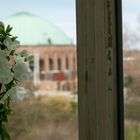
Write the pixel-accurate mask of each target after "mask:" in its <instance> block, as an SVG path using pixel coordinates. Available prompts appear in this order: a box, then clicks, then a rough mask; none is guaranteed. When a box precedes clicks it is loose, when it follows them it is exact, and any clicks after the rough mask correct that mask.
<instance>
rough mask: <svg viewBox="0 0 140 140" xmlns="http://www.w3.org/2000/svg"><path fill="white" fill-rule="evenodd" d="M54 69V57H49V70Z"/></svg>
mask: <svg viewBox="0 0 140 140" xmlns="http://www.w3.org/2000/svg"><path fill="white" fill-rule="evenodd" d="M53 69H54V63H53V59H52V58H49V70H53Z"/></svg>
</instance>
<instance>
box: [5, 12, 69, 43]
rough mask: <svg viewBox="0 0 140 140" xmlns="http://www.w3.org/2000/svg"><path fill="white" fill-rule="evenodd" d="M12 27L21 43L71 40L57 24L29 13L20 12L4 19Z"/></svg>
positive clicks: (65, 41)
mask: <svg viewBox="0 0 140 140" xmlns="http://www.w3.org/2000/svg"><path fill="white" fill-rule="evenodd" d="M4 23H5V24H6V25H8V24H10V25H11V26H12V27H13V31H12V34H13V35H15V36H18V39H19V40H20V42H21V45H50V44H52V45H70V44H72V40H71V39H70V38H69V37H68V36H66V34H65V33H64V32H63V31H62V30H61V29H59V28H58V27H57V26H55V25H53V24H52V23H50V22H48V21H47V20H45V19H43V18H41V17H38V16H34V15H32V14H30V13H26V12H21V13H17V14H15V15H13V16H10V17H7V18H6V19H5V20H4Z"/></svg>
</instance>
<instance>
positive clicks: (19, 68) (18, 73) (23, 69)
mask: <svg viewBox="0 0 140 140" xmlns="http://www.w3.org/2000/svg"><path fill="white" fill-rule="evenodd" d="M13 71H14V77H15V79H17V80H19V81H23V80H27V79H28V78H29V76H30V73H31V71H30V69H29V66H28V65H27V64H26V63H18V64H15V65H14V66H13Z"/></svg>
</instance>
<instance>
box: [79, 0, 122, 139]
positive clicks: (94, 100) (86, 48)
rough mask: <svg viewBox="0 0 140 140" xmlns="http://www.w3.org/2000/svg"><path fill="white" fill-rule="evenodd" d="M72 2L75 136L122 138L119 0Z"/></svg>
mask: <svg viewBox="0 0 140 140" xmlns="http://www.w3.org/2000/svg"><path fill="white" fill-rule="evenodd" d="M76 4H77V43H78V44H77V45H78V50H77V52H78V87H79V88H78V93H79V139H80V140H123V129H124V128H123V109H122V112H121V113H122V115H121V114H120V110H121V107H122V108H123V79H122V45H121V44H122V43H121V41H122V40H121V34H122V32H121V8H120V7H121V0H77V3H76ZM119 8H120V9H119ZM118 10H120V11H118ZM119 13H120V15H119ZM118 16H120V18H118ZM119 20H120V21H119ZM118 31H119V33H118ZM119 81H121V82H119ZM120 104H121V106H120ZM120 118H121V119H120ZM120 123H122V124H120Z"/></svg>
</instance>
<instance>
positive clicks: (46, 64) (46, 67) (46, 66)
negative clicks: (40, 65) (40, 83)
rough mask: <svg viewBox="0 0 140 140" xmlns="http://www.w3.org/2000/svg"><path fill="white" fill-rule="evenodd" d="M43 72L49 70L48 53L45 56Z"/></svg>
mask: <svg viewBox="0 0 140 140" xmlns="http://www.w3.org/2000/svg"><path fill="white" fill-rule="evenodd" d="M45 72H46V73H48V72H49V56H48V54H47V55H46V56H45Z"/></svg>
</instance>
